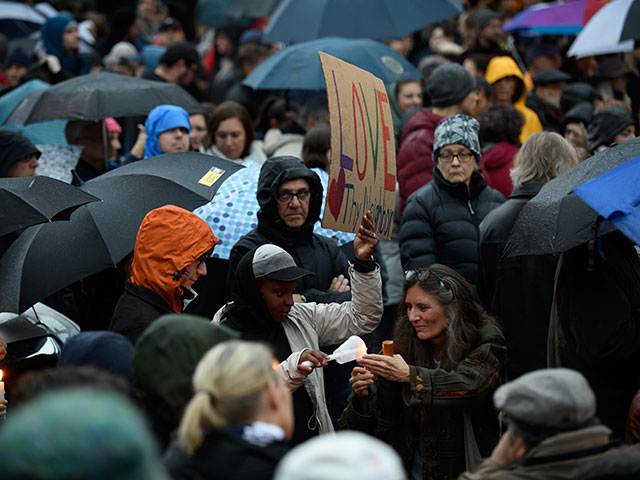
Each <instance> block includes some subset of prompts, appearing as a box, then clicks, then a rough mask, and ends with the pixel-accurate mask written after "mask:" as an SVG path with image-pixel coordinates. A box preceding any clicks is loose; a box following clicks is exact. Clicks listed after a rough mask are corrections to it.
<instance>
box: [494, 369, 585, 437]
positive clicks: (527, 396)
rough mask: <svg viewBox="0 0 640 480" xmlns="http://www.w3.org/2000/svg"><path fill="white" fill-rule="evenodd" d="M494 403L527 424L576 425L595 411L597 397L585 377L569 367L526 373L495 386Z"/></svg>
mask: <svg viewBox="0 0 640 480" xmlns="http://www.w3.org/2000/svg"><path fill="white" fill-rule="evenodd" d="M493 404H494V405H495V406H496V408H497V409H498V410H502V412H503V413H504V414H505V415H508V416H509V417H511V418H512V419H513V420H515V421H516V422H521V423H523V424H525V425H530V426H543V427H549V428H562V429H571V428H579V427H580V426H582V425H584V424H585V423H586V422H587V421H589V420H591V419H592V418H593V416H594V415H595V414H596V397H595V395H594V394H593V391H592V390H591V387H589V383H588V382H587V379H586V378H584V376H583V375H582V374H581V373H579V372H576V371H575V370H570V369H568V368H547V369H542V370H536V371H533V372H529V373H527V374H525V375H522V376H521V377H518V378H517V379H515V380H514V381H512V382H509V383H507V384H505V385H503V386H501V387H500V388H498V389H497V390H496V392H495V394H494V395H493Z"/></svg>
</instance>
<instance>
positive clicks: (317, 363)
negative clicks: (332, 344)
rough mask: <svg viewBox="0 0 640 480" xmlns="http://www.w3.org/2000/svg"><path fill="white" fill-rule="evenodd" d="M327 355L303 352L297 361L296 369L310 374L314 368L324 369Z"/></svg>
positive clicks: (310, 351) (309, 351) (318, 352)
mask: <svg viewBox="0 0 640 480" xmlns="http://www.w3.org/2000/svg"><path fill="white" fill-rule="evenodd" d="M328 361H329V355H327V354H326V353H324V352H321V351H319V350H305V351H304V352H302V355H300V360H298V369H300V370H302V371H303V372H305V373H310V372H312V371H313V369H314V368H318V367H326V366H327V362H328Z"/></svg>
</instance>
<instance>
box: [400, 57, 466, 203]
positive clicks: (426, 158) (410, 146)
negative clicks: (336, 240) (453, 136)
mask: <svg viewBox="0 0 640 480" xmlns="http://www.w3.org/2000/svg"><path fill="white" fill-rule="evenodd" d="M427 93H428V94H429V97H430V98H431V103H432V107H431V108H428V109H427V108H423V109H421V110H420V111H418V112H417V113H416V114H415V115H414V116H413V117H411V120H409V121H408V122H407V124H406V126H405V127H404V129H403V130H402V143H401V145H400V150H399V151H398V157H397V160H398V184H399V186H400V203H399V214H400V215H402V212H403V210H404V206H405V203H406V201H407V199H408V198H409V195H411V194H412V193H413V192H414V191H416V190H417V189H418V188H420V187H422V186H423V185H426V184H427V183H429V182H430V181H431V180H432V179H433V173H432V172H433V166H434V164H433V160H432V159H431V154H432V153H433V136H434V132H435V130H436V127H437V126H438V123H440V120H442V119H443V118H445V117H449V116H451V115H457V114H459V113H462V114H465V115H471V116H473V115H475V114H476V108H477V107H478V91H477V86H476V81H475V79H474V78H473V77H472V76H471V74H470V73H469V72H468V71H467V70H465V69H464V68H463V67H461V66H460V65H458V64H457V63H447V64H444V65H440V66H439V67H438V68H436V69H435V70H434V71H433V72H432V73H431V75H430V76H429V78H428V79H427Z"/></svg>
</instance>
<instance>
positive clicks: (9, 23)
mask: <svg viewBox="0 0 640 480" xmlns="http://www.w3.org/2000/svg"><path fill="white" fill-rule="evenodd" d="M46 20H47V17H46V16H45V15H43V14H42V13H41V12H39V11H38V10H36V9H35V8H33V7H32V6H31V5H26V4H24V3H22V2H0V32H2V33H4V34H5V35H6V36H7V38H9V39H13V38H20V37H26V36H27V35H29V34H31V33H33V32H35V31H37V30H38V29H39V28H40V25H42V24H43V23H44V22H45V21H46Z"/></svg>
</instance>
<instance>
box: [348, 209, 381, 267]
mask: <svg viewBox="0 0 640 480" xmlns="http://www.w3.org/2000/svg"><path fill="white" fill-rule="evenodd" d="M374 228H375V227H374V226H373V215H371V212H367V214H366V215H365V216H364V217H362V224H361V225H360V229H359V232H358V235H356V238H355V239H354V240H353V252H354V253H355V256H356V258H357V259H358V260H363V261H367V260H371V255H373V251H374V250H375V249H376V245H377V244H378V236H377V235H376V232H375V230H374Z"/></svg>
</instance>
